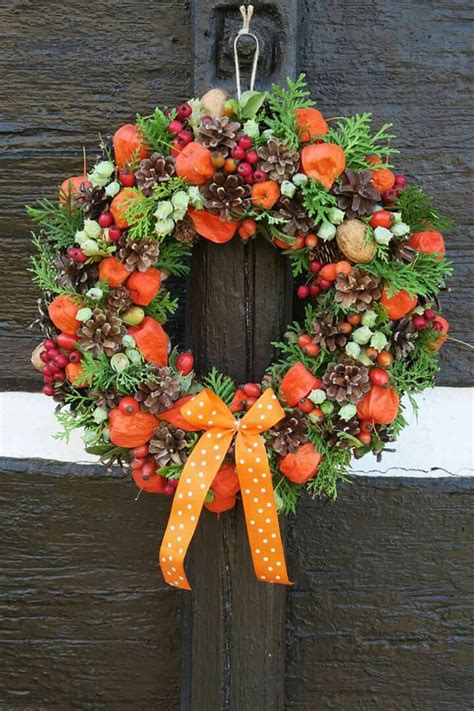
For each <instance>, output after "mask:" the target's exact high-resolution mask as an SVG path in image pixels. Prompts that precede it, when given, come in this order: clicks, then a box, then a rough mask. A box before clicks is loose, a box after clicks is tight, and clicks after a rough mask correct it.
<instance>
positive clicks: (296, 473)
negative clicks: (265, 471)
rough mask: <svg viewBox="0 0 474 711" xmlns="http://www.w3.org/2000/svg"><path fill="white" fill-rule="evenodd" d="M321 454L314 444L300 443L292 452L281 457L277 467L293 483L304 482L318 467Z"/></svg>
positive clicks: (313, 474)
mask: <svg viewBox="0 0 474 711" xmlns="http://www.w3.org/2000/svg"><path fill="white" fill-rule="evenodd" d="M321 459H322V455H321V454H320V452H318V450H317V449H316V447H315V446H314V444H312V443H311V442H307V443H306V444H301V445H300V446H299V447H298V449H296V450H295V451H294V452H290V453H289V454H287V455H286V457H282V458H281V459H280V461H279V463H278V468H279V469H280V471H281V472H282V474H284V475H285V476H286V478H287V479H289V480H290V481H292V482H294V483H295V484H304V483H305V482H307V481H308V480H309V479H312V478H313V477H314V476H315V474H316V473H317V471H318V469H319V465H320V463H321Z"/></svg>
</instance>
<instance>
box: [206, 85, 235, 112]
mask: <svg viewBox="0 0 474 711" xmlns="http://www.w3.org/2000/svg"><path fill="white" fill-rule="evenodd" d="M228 96H229V95H228V94H227V92H226V91H224V90H223V89H210V90H209V91H206V93H205V94H204V96H203V97H202V98H201V104H202V106H203V108H204V109H206V111H208V112H209V114H210V115H211V116H223V115H224V104H225V102H226V101H227V99H228Z"/></svg>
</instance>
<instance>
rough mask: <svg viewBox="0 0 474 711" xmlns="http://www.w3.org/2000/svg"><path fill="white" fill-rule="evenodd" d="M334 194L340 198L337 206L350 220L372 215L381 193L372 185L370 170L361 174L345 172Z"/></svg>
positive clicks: (335, 187) (350, 171)
mask: <svg viewBox="0 0 474 711" xmlns="http://www.w3.org/2000/svg"><path fill="white" fill-rule="evenodd" d="M333 193H334V194H335V195H338V196H339V197H338V200H337V205H338V207H339V208H340V209H341V210H344V211H345V213H346V216H347V217H349V218H352V217H363V216H364V215H371V214H372V213H373V211H374V207H375V205H376V204H377V202H378V201H379V200H380V193H379V191H378V190H376V188H374V186H373V185H372V173H371V172H370V170H363V171H361V172H360V173H354V171H352V170H345V171H344V173H343V174H342V175H341V177H340V178H339V182H338V184H337V185H335V186H334V188H333Z"/></svg>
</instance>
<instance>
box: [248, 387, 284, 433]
mask: <svg viewBox="0 0 474 711" xmlns="http://www.w3.org/2000/svg"><path fill="white" fill-rule="evenodd" d="M284 416H285V412H284V410H283V408H282V406H281V405H280V403H279V402H278V399H277V397H276V395H275V393H274V392H273V390H272V389H271V388H268V389H267V390H265V392H264V393H263V395H261V396H260V397H259V399H258V400H257V402H256V403H255V404H254V405H252V407H251V408H250V410H249V411H248V412H247V413H246V415H245V417H244V418H243V419H242V424H241V427H240V431H241V432H242V434H258V435H260V434H262V432H265V430H268V429H270V427H273V425H276V423H277V422H279V421H280V420H281V419H283V417H284Z"/></svg>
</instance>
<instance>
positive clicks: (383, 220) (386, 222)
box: [370, 210, 393, 229]
mask: <svg viewBox="0 0 474 711" xmlns="http://www.w3.org/2000/svg"><path fill="white" fill-rule="evenodd" d="M392 222H393V214H392V213H391V212H389V211H388V210H376V212H374V214H373V215H372V217H371V219H370V225H371V227H373V228H374V229H375V228H376V227H386V228H387V229H388V228H389V227H391V226H392Z"/></svg>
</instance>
